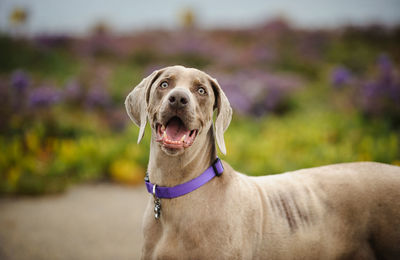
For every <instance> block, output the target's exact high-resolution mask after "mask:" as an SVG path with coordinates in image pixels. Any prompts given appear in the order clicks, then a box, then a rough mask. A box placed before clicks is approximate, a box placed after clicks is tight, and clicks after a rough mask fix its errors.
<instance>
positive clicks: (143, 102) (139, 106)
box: [125, 70, 162, 143]
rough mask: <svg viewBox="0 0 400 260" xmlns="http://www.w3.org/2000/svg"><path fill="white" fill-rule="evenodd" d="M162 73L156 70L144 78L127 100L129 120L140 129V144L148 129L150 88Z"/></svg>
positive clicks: (126, 106)
mask: <svg viewBox="0 0 400 260" xmlns="http://www.w3.org/2000/svg"><path fill="white" fill-rule="evenodd" d="M161 73H162V70H156V71H154V72H153V73H151V74H150V76H148V77H146V78H144V79H143V80H142V81H141V82H140V83H139V85H137V86H136V87H135V88H134V89H133V90H132V91H131V93H129V95H128V96H127V97H126V99H125V108H126V112H127V113H128V116H129V118H130V119H131V120H132V121H133V122H134V123H135V124H136V125H137V126H139V127H140V130H139V137H138V141H137V142H138V143H140V141H141V140H142V138H143V135H144V130H145V128H146V123H147V106H148V102H149V94H150V87H151V85H153V83H154V81H156V80H157V78H158V77H159V76H160V75H161Z"/></svg>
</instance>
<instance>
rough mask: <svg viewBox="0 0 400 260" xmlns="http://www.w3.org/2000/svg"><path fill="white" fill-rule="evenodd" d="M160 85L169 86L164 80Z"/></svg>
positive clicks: (162, 86)
mask: <svg viewBox="0 0 400 260" xmlns="http://www.w3.org/2000/svg"><path fill="white" fill-rule="evenodd" d="M160 87H161V88H168V82H166V81H163V82H162V83H161V84H160Z"/></svg>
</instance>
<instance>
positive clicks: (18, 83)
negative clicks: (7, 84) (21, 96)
mask: <svg viewBox="0 0 400 260" xmlns="http://www.w3.org/2000/svg"><path fill="white" fill-rule="evenodd" d="M29 83H30V78H29V76H28V74H26V73H25V72H24V71H23V70H16V71H14V72H13V73H12V75H11V86H12V87H13V88H14V89H15V90H17V91H19V92H23V91H25V90H26V88H27V87H28V86H29Z"/></svg>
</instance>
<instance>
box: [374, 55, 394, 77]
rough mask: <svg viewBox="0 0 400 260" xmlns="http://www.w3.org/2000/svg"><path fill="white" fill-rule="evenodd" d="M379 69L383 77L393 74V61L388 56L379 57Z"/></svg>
mask: <svg viewBox="0 0 400 260" xmlns="http://www.w3.org/2000/svg"><path fill="white" fill-rule="evenodd" d="M377 63H378V67H379V70H380V73H381V75H389V74H391V73H392V68H393V66H392V61H391V59H390V58H389V56H387V55H386V54H381V55H380V56H379V57H378V62H377Z"/></svg>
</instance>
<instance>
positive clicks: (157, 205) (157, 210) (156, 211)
mask: <svg viewBox="0 0 400 260" xmlns="http://www.w3.org/2000/svg"><path fill="white" fill-rule="evenodd" d="M160 216H161V200H160V199H159V198H157V197H156V198H155V199H154V218H155V219H159V218H160Z"/></svg>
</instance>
